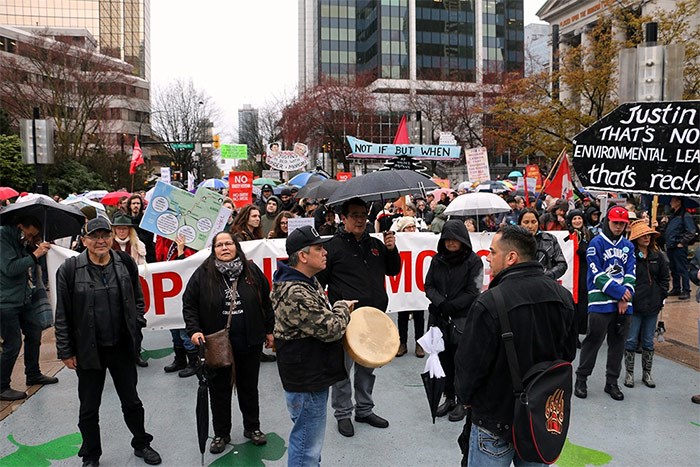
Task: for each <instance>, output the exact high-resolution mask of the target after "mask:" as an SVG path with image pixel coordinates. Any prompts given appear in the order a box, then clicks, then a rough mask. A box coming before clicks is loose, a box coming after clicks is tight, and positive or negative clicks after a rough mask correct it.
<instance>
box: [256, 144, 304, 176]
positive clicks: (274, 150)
mask: <svg viewBox="0 0 700 467" xmlns="http://www.w3.org/2000/svg"><path fill="white" fill-rule="evenodd" d="M265 162H267V165H269V166H270V167H272V168H273V169H277V170H282V171H284V172H293V171H295V170H300V169H303V168H304V167H306V164H308V163H309V148H308V147H307V146H306V145H305V144H304V143H294V149H293V150H292V151H282V146H281V145H280V143H278V142H274V143H270V144H269V145H268V146H267V154H266V155H265Z"/></svg>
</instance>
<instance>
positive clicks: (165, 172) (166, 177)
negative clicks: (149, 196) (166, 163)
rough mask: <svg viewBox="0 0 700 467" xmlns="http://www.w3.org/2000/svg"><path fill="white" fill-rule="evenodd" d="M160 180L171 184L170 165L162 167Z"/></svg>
mask: <svg viewBox="0 0 700 467" xmlns="http://www.w3.org/2000/svg"><path fill="white" fill-rule="evenodd" d="M160 181H161V182H163V183H167V184H168V185H169V184H170V167H161V168H160Z"/></svg>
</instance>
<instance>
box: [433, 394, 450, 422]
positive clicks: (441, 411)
mask: <svg viewBox="0 0 700 467" xmlns="http://www.w3.org/2000/svg"><path fill="white" fill-rule="evenodd" d="M454 408H455V398H454V397H445V402H443V403H442V404H440V405H439V406H438V408H437V411H436V412H435V416H436V417H444V416H445V415H447V414H448V413H450V412H452V409H454Z"/></svg>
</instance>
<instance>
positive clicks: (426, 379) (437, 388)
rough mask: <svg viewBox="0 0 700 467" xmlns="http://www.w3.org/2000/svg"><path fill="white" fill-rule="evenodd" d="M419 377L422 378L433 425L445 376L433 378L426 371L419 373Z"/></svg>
mask: <svg viewBox="0 0 700 467" xmlns="http://www.w3.org/2000/svg"><path fill="white" fill-rule="evenodd" d="M420 377H421V379H422V380H423V386H424V387H425V395H426V396H428V406H429V407H430V415H431V416H432V417H433V425H434V424H435V417H436V416H437V415H435V414H436V413H437V409H438V406H439V405H440V399H441V398H442V393H443V392H444V391H445V379H446V378H445V377H444V376H443V377H442V378H435V377H431V376H430V372H429V371H426V372H425V373H421V375H420Z"/></svg>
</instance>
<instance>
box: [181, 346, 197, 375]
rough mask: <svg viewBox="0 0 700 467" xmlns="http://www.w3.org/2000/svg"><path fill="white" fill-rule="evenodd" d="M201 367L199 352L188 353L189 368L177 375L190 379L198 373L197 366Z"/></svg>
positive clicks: (190, 351) (189, 351) (191, 351)
mask: <svg viewBox="0 0 700 467" xmlns="http://www.w3.org/2000/svg"><path fill="white" fill-rule="evenodd" d="M198 365H199V352H198V351H197V350H196V349H195V350H188V351H187V367H185V369H184V370H182V371H180V372H179V373H178V374H177V375H178V376H179V377H180V378H189V377H190V376H194V375H195V374H196V373H197V366H198Z"/></svg>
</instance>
